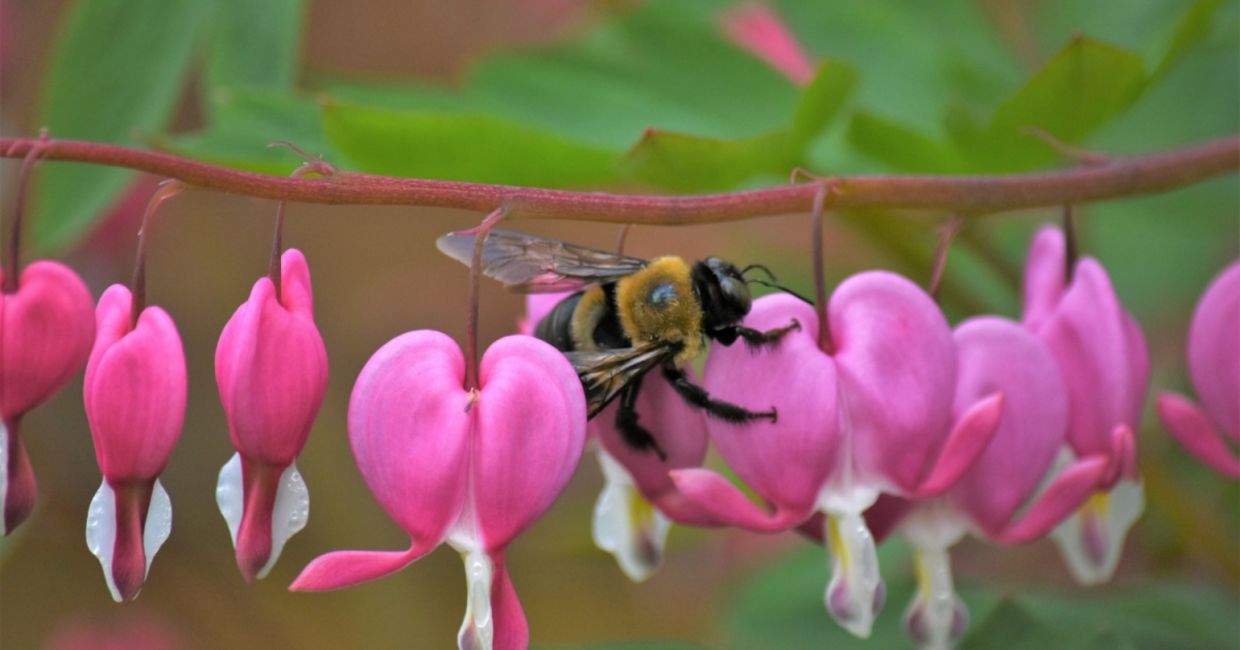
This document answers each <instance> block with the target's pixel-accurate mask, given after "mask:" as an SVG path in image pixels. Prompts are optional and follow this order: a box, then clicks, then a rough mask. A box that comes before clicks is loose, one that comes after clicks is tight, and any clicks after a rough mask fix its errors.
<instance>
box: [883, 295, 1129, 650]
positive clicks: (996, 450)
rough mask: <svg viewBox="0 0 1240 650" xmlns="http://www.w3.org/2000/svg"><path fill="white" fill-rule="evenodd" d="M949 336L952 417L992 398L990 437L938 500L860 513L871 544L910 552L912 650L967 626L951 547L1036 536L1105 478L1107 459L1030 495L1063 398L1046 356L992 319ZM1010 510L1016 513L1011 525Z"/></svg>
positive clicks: (1072, 470) (1050, 447) (1047, 465)
mask: <svg viewBox="0 0 1240 650" xmlns="http://www.w3.org/2000/svg"><path fill="white" fill-rule="evenodd" d="M953 338H954V339H955V342H956V354H957V359H958V365H957V368H958V373H957V377H956V397H955V406H954V409H953V410H954V413H955V416H956V417H957V418H959V417H962V416H963V415H965V414H966V413H968V412H969V410H970V409H972V408H973V407H974V405H976V404H977V403H978V402H979V401H982V400H985V399H987V397H988V396H989V395H991V394H993V393H994V392H995V391H1001V392H1002V393H1003V396H1004V407H1003V414H1002V417H1001V419H1000V422H999V429H998V432H997V433H996V434H995V438H994V440H993V441H992V442H991V443H990V445H989V446H988V447H987V448H986V451H984V452H983V453H982V455H981V457H979V458H978V459H977V462H975V463H974V464H973V465H972V467H970V468H969V470H968V471H967V472H965V474H964V476H962V477H961V479H960V481H959V482H958V483H957V484H956V486H955V487H953V488H952V489H951V490H949V491H947V492H946V493H945V494H943V495H941V496H939V497H936V498H932V499H927V500H923V501H905V500H901V499H894V498H890V497H884V498H883V499H881V500H880V501H879V503H878V504H876V505H875V507H874V508H871V510H870V511H867V513H866V519H867V521H868V522H870V524H871V530H872V532H873V533H874V535H875V537H876V538H877V539H880V540H881V539H882V538H883V537H885V536H886V534H887V532H888V531H889V530H891V529H892V528H895V529H896V530H898V531H899V532H900V533H901V534H902V535H903V536H904V537H905V538H906V539H908V540H909V542H910V543H911V545H912V546H913V549H914V561H915V562H916V565H917V571H916V575H917V579H918V582H919V589H918V591H917V594H916V596H915V598H914V600H913V601H912V602H911V603H909V606H908V608H907V609H906V610H905V617H904V621H905V627H906V630H907V632H908V635H909V638H910V640H912V641H913V643H914V644H915V645H916V646H917V647H919V648H949V647H952V646H953V645H955V644H956V642H958V641H959V640H960V638H961V636H962V635H963V633H964V630H965V627H966V626H967V623H968V611H967V610H966V609H965V607H964V603H963V602H962V601H961V600H960V599H959V598H958V597H957V596H956V594H955V590H954V588H953V586H952V574H951V559H950V555H949V553H950V548H951V546H953V545H955V544H956V542H958V541H959V540H960V539H961V538H962V537H963V536H964V535H965V534H966V533H973V534H974V535H977V536H979V537H981V538H983V539H986V540H988V541H991V542H997V543H1003V544H1014V543H1023V542H1027V541H1031V540H1034V539H1037V538H1039V537H1042V536H1044V535H1046V534H1047V533H1049V532H1050V531H1051V529H1052V528H1054V527H1055V526H1056V525H1058V524H1059V523H1060V522H1061V521H1063V519H1064V518H1066V517H1067V516H1069V515H1070V514H1072V512H1073V511H1074V510H1075V509H1076V508H1077V507H1078V506H1080V505H1081V503H1082V502H1084V500H1085V499H1086V498H1088V497H1089V495H1090V494H1091V493H1092V492H1093V490H1094V489H1095V488H1096V487H1097V486H1098V485H1099V484H1101V483H1102V482H1103V481H1104V479H1105V478H1106V477H1107V474H1108V473H1109V472H1110V470H1111V467H1110V463H1111V458H1110V457H1109V456H1108V455H1105V454H1099V455H1094V456H1089V457H1087V458H1084V459H1080V460H1077V461H1076V462H1075V463H1074V464H1072V466H1071V467H1068V468H1066V469H1064V470H1063V471H1060V472H1058V473H1057V474H1056V475H1055V477H1054V478H1053V479H1051V480H1050V481H1049V484H1048V485H1047V486H1046V488H1045V489H1044V490H1042V491H1041V493H1040V494H1039V493H1038V491H1039V489H1040V486H1042V485H1043V483H1044V482H1046V481H1047V480H1048V477H1047V474H1048V472H1049V471H1050V470H1051V468H1052V465H1053V464H1054V462H1055V459H1056V456H1057V455H1058V454H1059V452H1060V449H1061V448H1062V446H1063V444H1064V442H1065V439H1066V436H1067V426H1068V398H1067V393H1066V391H1065V388H1064V384H1063V380H1062V379H1061V378H1060V374H1059V368H1058V367H1057V365H1056V363H1055V360H1054V358H1053V357H1051V354H1050V351H1049V350H1047V349H1046V347H1045V346H1044V345H1043V344H1042V342H1041V341H1040V340H1039V339H1038V338H1037V337H1036V336H1034V335H1033V333H1031V332H1030V331H1028V330H1027V329H1025V328H1024V327H1022V326H1021V325H1020V324H1019V323H1015V322H1013V321H1009V320H1006V319H1002V318H996V317H980V318H974V319H970V320H967V321H965V322H963V323H961V324H960V325H959V326H957V327H956V330H955V332H954V336H953ZM1118 444H1131V441H1119V442H1118ZM1035 495H1037V498H1036V499H1035V498H1034V497H1035ZM1018 512H1023V514H1021V515H1020V516H1019V517H1017V513H1018Z"/></svg>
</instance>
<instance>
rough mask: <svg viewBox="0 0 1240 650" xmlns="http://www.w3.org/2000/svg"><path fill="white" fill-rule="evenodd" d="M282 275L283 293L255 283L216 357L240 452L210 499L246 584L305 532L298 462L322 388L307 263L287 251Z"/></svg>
mask: <svg viewBox="0 0 1240 650" xmlns="http://www.w3.org/2000/svg"><path fill="white" fill-rule="evenodd" d="M281 268H282V272H281V278H282V280H281V288H280V292H279V295H277V293H276V288H275V285H274V284H273V282H272V280H271V278H268V277H263V278H260V279H259V280H258V282H255V283H254V289H253V290H252V291H251V292H250V299H249V300H247V301H246V302H245V303H244V304H242V305H241V306H240V307H238V308H237V311H236V312H235V313H234V314H233V316H232V318H231V319H229V321H228V324H227V325H225V326H224V332H223V334H221V335H220V343H219V346H218V347H217V348H216V350H215V378H216V382H217V383H218V384H219V388H220V401H221V402H222V403H223V405H224V411H225V413H226V414H227V415H228V434H229V437H230V438H231V439H232V443H233V448H234V449H236V450H237V453H236V454H234V455H233V457H232V458H231V459H230V460H229V461H228V463H226V464H225V465H224V468H223V469H221V470H220V477H219V483H218V485H217V487H216V493H215V496H216V501H217V502H218V503H219V507H220V512H221V513H223V515H224V519H225V521H227V522H228V530H229V532H230V533H231V534H232V539H233V546H234V547H235V548H236V556H237V566H238V567H239V568H240V569H241V574H242V575H243V576H244V577H245V579H246V581H251V580H253V579H254V578H255V577H258V578H263V577H265V576H266V575H267V573H268V572H269V571H271V567H272V566H274V565H275V562H276V559H277V558H278V557H279V556H280V551H281V550H282V549H283V548H284V543H285V542H286V541H288V538H290V537H292V536H293V535H294V534H296V533H297V532H298V531H300V530H301V529H302V528H304V527H305V525H306V520H307V518H308V517H309V514H310V494H309V492H308V491H307V490H306V484H305V482H304V481H303V480H302V477H301V474H300V473H299V472H298V471H297V464H296V459H297V454H299V453H301V450H302V448H303V447H305V445H306V437H307V436H309V434H310V427H311V425H313V424H314V418H315V416H316V415H317V414H318V411H319V406H320V405H321V404H322V403H323V394H324V392H326V390H327V349H326V348H325V347H324V346H323V338H322V337H321V336H320V335H319V330H318V328H317V327H315V324H314V295H313V292H312V291H311V287H310V269H309V267H308V266H307V265H306V258H305V257H304V256H303V255H302V254H301V252H300V251H298V250H296V249H289V250H287V251H285V252H284V255H283V256H282V257H281Z"/></svg>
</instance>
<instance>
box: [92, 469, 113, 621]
mask: <svg viewBox="0 0 1240 650" xmlns="http://www.w3.org/2000/svg"><path fill="white" fill-rule="evenodd" d="M115 543H116V493H114V492H113V491H112V487H111V486H110V485H108V481H107V480H106V479H105V480H104V481H103V484H102V485H100V486H99V489H98V490H97V491H96V492H95V496H94V498H92V499H91V500H90V508H89V509H88V510H87V511H86V548H88V549H90V552H91V554H92V555H94V556H95V557H97V558H99V565H100V566H101V567H103V579H104V580H106V581H107V582H108V591H109V592H111V593H112V600H115V601H116V602H118V603H119V602H121V593H120V591H119V590H117V588H116V584H115V583H114V582H112V546H113V545H114V544H115Z"/></svg>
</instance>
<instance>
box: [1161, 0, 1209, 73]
mask: <svg viewBox="0 0 1240 650" xmlns="http://www.w3.org/2000/svg"><path fill="white" fill-rule="evenodd" d="M1219 4H1221V0H1197V1H1196V2H1194V3H1193V6H1192V7H1189V9H1188V11H1186V12H1184V15H1183V16H1181V17H1180V22H1179V23H1178V24H1176V28H1175V34H1174V35H1173V36H1172V37H1171V43H1170V44H1169V45H1168V46H1167V51H1166V52H1164V53H1163V55H1162V56H1161V57H1160V58H1159V61H1158V67H1157V68H1155V69H1154V73H1153V74H1151V75H1150V78H1151V80H1153V79H1161V78H1162V77H1163V76H1164V75H1165V74H1167V71H1168V70H1170V69H1171V67H1172V66H1174V65H1175V64H1176V63H1178V62H1179V60H1180V59H1182V58H1183V57H1184V55H1185V54H1186V53H1187V52H1188V51H1189V50H1191V49H1192V48H1193V46H1195V45H1197V44H1198V43H1199V42H1201V40H1202V39H1203V38H1205V36H1206V35H1207V34H1208V33H1209V32H1210V27H1211V21H1212V19H1213V18H1214V14H1215V12H1216V11H1217V10H1218V7H1219Z"/></svg>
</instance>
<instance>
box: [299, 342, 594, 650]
mask: <svg viewBox="0 0 1240 650" xmlns="http://www.w3.org/2000/svg"><path fill="white" fill-rule="evenodd" d="M464 382H465V359H464V357H463V355H462V354H461V350H460V348H459V347H458V346H457V345H456V343H455V342H453V341H452V339H451V338H449V337H447V336H446V335H444V334H442V333H439V332H434V331H428V330H422V331H416V332H410V333H407V334H403V335H401V336H399V337H397V338H395V339H393V340H392V341H390V342H388V343H387V344H386V345H384V346H383V347H382V348H380V349H379V351H378V352H376V353H375V355H374V356H373V357H371V359H370V361H369V362H367V364H366V367H365V368H363V369H362V373H361V375H360V376H359V377H358V380H357V385H356V386H355V387H354V390H353V397H352V399H351V401H350V404H349V441H350V443H351V444H352V447H353V454H354V456H355V458H356V460H357V465H358V468H359V469H360V470H361V472H362V476H363V478H364V479H365V480H366V484H367V485H368V486H369V487H370V490H371V492H373V493H374V495H375V498H376V499H377V500H378V501H379V503H380V505H382V506H383V508H384V510H385V511H386V512H387V513H388V515H389V516H390V517H391V518H392V519H393V520H395V521H396V523H397V524H399V525H400V526H401V528H403V529H404V530H405V531H406V532H407V533H408V534H409V537H410V546H409V549H408V550H405V551H338V552H334V553H328V554H327V555H324V556H322V557H319V558H317V559H316V560H314V561H313V562H311V563H310V564H309V565H308V566H307V567H306V568H305V570H303V571H302V573H301V575H300V576H298V578H297V580H296V581H294V582H293V584H292V586H291V587H290V589H292V590H294V591H324V590H329V589H339V588H343V587H349V586H352V585H356V584H360V583H362V582H366V581H369V580H374V579H376V578H380V577H383V576H385V575H388V574H390V573H393V572H395V571H398V570H400V569H401V568H404V567H405V566H407V565H408V564H410V563H412V562H414V561H415V560H417V559H418V558H420V557H422V556H423V555H425V554H427V553H429V552H430V551H432V550H434V549H435V548H436V547H437V546H439V545H440V544H441V543H443V542H445V541H446V542H447V543H448V544H449V545H450V546H452V547H453V548H455V549H456V550H457V551H459V552H460V553H461V555H462V557H463V559H464V561H465V572H466V582H467V585H468V590H469V597H468V602H467V605H466V612H465V621H464V623H463V624H462V627H461V632H460V636H459V638H458V643H459V645H460V647H461V648H524V647H525V646H526V644H527V642H528V637H529V630H528V627H527V625H526V621H525V614H524V612H523V611H522V610H521V603H520V602H519V601H518V600H517V595H516V591H515V590H514V588H513V585H512V581H511V579H510V578H509V575H508V569H507V566H506V564H505V561H504V551H505V549H506V548H507V546H508V544H509V543H510V542H511V541H512V540H513V538H515V537H516V536H517V535H519V534H520V533H521V532H522V531H524V530H525V529H526V528H527V527H529V525H530V524H532V523H533V522H534V520H536V519H537V518H538V517H539V516H541V515H542V514H543V512H545V511H546V510H547V508H549V507H550V506H551V503H552V502H553V501H554V500H555V498H556V497H557V496H558V495H559V494H560V492H561V491H562V490H563V489H564V486H565V485H566V484H567V483H568V480H569V478H570V477H571V476H572V473H573V471H574V470H575V469H576V467H577V462H578V460H579V459H580V457H581V450H582V446H583V444H584V442H585V420H586V414H585V396H584V394H583V393H582V389H581V384H580V382H579V381H578V379H577V375H576V373H575V372H574V371H573V368H572V366H571V365H570V364H569V363H568V360H567V359H565V358H564V356H563V355H562V354H560V353H559V352H558V351H556V350H555V349H554V348H552V347H551V346H550V345H547V344H546V343H543V342H542V341H539V340H537V339H534V338H531V337H528V336H510V337H506V338H503V339H500V340H499V341H496V342H495V343H494V344H492V345H491V347H490V348H489V349H488V350H487V351H486V354H485V355H484V356H483V358H482V363H481V366H480V369H479V384H480V386H479V388H477V389H475V390H469V389H467V388H466V387H465V384H464Z"/></svg>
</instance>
